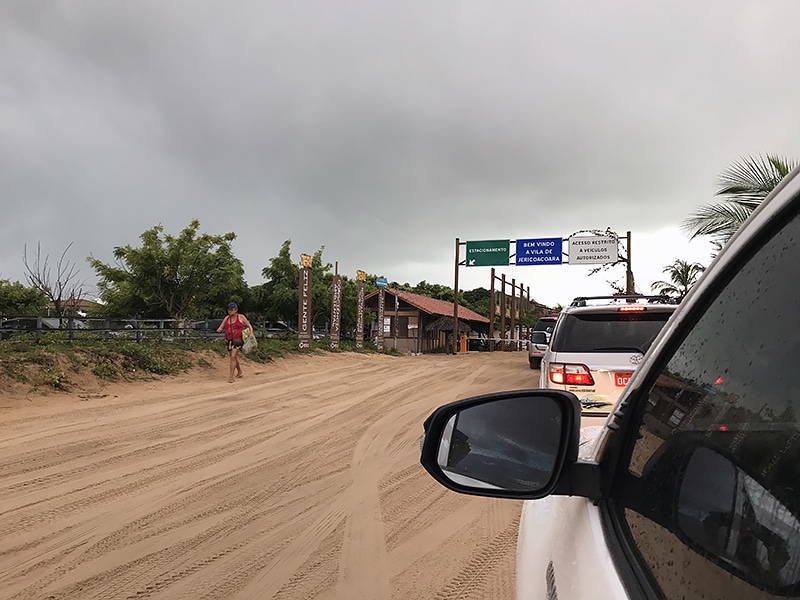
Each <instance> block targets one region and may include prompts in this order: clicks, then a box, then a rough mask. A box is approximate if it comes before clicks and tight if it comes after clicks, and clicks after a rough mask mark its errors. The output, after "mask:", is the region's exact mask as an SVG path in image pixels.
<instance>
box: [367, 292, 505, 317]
mask: <svg viewBox="0 0 800 600" xmlns="http://www.w3.org/2000/svg"><path fill="white" fill-rule="evenodd" d="M385 289H386V293H387V294H389V295H392V296H394V290H393V289H390V288H385ZM377 293H378V290H376V291H374V292H372V293H371V294H369V295H368V296H367V298H371V297H372V296H374V295H375V294H377ZM400 300H401V301H402V302H407V303H409V304H410V305H411V306H413V307H414V308H418V309H419V310H421V311H423V312H426V313H428V314H430V315H443V316H448V317H452V316H453V303H452V302H447V301H446V300H437V299H435V298H429V297H428V296H421V295H419V294H412V293H411V292H402V291H401V292H400ZM458 318H459V319H463V320H465V321H477V322H479V323H488V322H489V319H488V318H486V317H484V316H483V315H480V314H478V313H476V312H475V311H474V310H470V309H468V308H466V307H464V306H462V305H460V304H459V305H458Z"/></svg>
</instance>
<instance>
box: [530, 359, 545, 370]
mask: <svg viewBox="0 0 800 600" xmlns="http://www.w3.org/2000/svg"><path fill="white" fill-rule="evenodd" d="M528 362H529V363H530V365H531V369H538V368H539V367H541V366H542V359H541V358H533V357H531V356H529V357H528Z"/></svg>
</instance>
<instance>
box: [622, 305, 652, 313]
mask: <svg viewBox="0 0 800 600" xmlns="http://www.w3.org/2000/svg"><path fill="white" fill-rule="evenodd" d="M646 310H647V307H646V306H636V305H634V306H620V307H619V308H618V309H617V312H644V311H646Z"/></svg>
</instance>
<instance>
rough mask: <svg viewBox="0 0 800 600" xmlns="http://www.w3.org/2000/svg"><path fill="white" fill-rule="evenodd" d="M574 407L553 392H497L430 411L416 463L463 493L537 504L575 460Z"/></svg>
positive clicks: (577, 411)
mask: <svg viewBox="0 0 800 600" xmlns="http://www.w3.org/2000/svg"><path fill="white" fill-rule="evenodd" d="M579 428H580V403H579V402H578V399H577V397H576V396H575V395H573V394H572V393H570V392H562V391H559V390H522V391H514V392H502V393H498V394H489V395H486V396H478V397H475V398H469V399H467V400H460V401H458V402H453V403H451V404H447V405H445V406H442V407H440V408H438V409H437V410H436V411H434V412H433V413H432V414H431V416H430V417H428V419H427V420H426V421H425V435H424V438H423V442H422V456H421V461H420V462H421V463H422V466H423V467H424V468H425V470H426V471H428V473H430V475H431V476H432V477H433V478H434V479H436V480H437V481H438V482H440V483H441V484H442V485H444V486H445V487H447V488H449V489H451V490H454V491H456V492H460V493H464V494H473V495H478V496H493V497H500V498H521V499H534V498H543V497H544V496H547V495H549V494H551V493H552V492H553V490H554V489H555V487H556V484H557V483H558V480H559V478H560V476H561V473H562V471H563V469H564V467H565V465H568V464H571V463H573V462H575V460H576V459H577V454H578V440H579Z"/></svg>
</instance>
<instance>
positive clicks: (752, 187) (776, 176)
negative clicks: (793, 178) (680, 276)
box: [682, 154, 797, 250]
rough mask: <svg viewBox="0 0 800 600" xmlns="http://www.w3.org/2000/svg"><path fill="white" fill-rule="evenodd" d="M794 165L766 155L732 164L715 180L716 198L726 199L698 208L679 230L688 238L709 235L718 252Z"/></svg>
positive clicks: (785, 160)
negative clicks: (716, 181)
mask: <svg viewBox="0 0 800 600" xmlns="http://www.w3.org/2000/svg"><path fill="white" fill-rule="evenodd" d="M796 166H797V161H796V160H790V159H787V158H781V157H779V156H775V155H770V154H768V155H766V156H764V157H762V156H757V157H755V158H754V157H752V156H750V157H748V158H746V159H742V160H740V161H739V162H736V163H733V165H731V166H730V167H728V168H727V169H725V170H724V171H723V172H722V174H721V175H720V177H719V185H720V189H719V191H718V192H717V193H716V195H717V196H722V197H724V198H726V200H724V201H722V202H712V203H710V204H706V205H704V206H701V207H700V208H699V209H698V210H697V212H695V213H694V214H693V215H691V216H690V217H688V218H687V219H686V220H685V221H684V222H683V225H682V227H683V228H684V229H685V230H686V231H687V232H688V233H689V237H690V238H691V239H694V238H696V237H698V236H710V237H711V239H712V241H713V243H714V246H715V247H716V248H717V250H719V249H721V248H722V246H724V245H725V244H726V243H727V242H728V240H729V239H730V238H731V236H732V235H733V234H734V233H736V230H737V229H739V227H740V226H741V224H742V223H744V222H745V220H746V219H747V217H749V216H750V214H751V213H752V212H753V211H754V210H755V209H756V207H758V205H759V204H761V202H762V201H763V200H764V199H765V198H766V197H767V196H769V194H770V192H772V190H774V189H775V188H776V187H777V186H778V184H779V183H780V182H781V180H782V179H783V178H784V177H786V175H788V174H789V172H790V171H792V169H794V168H795V167H796Z"/></svg>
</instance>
